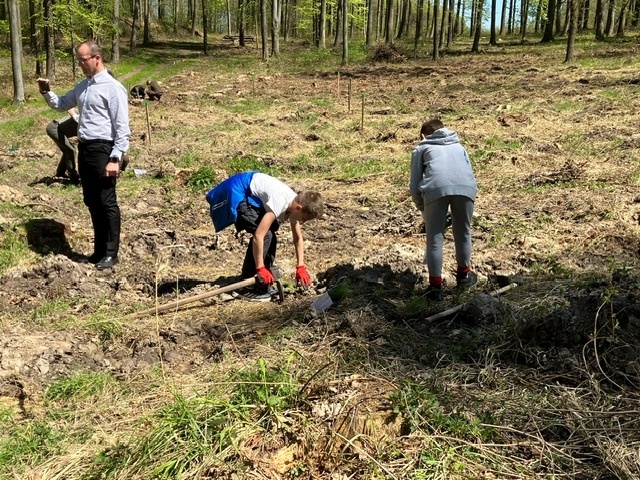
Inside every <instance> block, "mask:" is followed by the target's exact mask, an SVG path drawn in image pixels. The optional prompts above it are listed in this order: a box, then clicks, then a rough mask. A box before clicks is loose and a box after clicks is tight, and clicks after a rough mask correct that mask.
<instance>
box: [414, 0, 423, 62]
mask: <svg viewBox="0 0 640 480" xmlns="http://www.w3.org/2000/svg"><path fill="white" fill-rule="evenodd" d="M423 15H424V0H418V7H417V10H416V36H415V39H414V42H413V58H414V59H417V58H418V42H419V41H420V37H421V36H422V17H423Z"/></svg>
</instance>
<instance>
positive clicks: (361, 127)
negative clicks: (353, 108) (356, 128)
mask: <svg viewBox="0 0 640 480" xmlns="http://www.w3.org/2000/svg"><path fill="white" fill-rule="evenodd" d="M360 130H364V93H363V94H362V113H361V115H360Z"/></svg>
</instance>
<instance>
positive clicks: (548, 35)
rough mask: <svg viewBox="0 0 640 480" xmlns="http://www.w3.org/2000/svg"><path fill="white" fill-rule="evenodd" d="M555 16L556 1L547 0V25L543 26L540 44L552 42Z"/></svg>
mask: <svg viewBox="0 0 640 480" xmlns="http://www.w3.org/2000/svg"><path fill="white" fill-rule="evenodd" d="M555 16H556V0H549V4H548V8H547V23H545V25H544V34H543V35H542V39H541V40H540V42H541V43H548V42H553V40H554V36H553V34H554V31H553V29H554V27H555Z"/></svg>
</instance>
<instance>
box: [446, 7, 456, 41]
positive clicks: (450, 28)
mask: <svg viewBox="0 0 640 480" xmlns="http://www.w3.org/2000/svg"><path fill="white" fill-rule="evenodd" d="M455 7H456V3H455V0H449V19H448V20H447V25H448V26H447V48H451V46H452V45H453V23H454V18H453V12H454V9H455Z"/></svg>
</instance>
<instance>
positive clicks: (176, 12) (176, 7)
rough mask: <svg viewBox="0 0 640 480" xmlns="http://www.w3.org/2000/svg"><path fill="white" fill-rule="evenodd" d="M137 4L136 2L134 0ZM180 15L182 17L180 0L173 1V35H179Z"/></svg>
mask: <svg viewBox="0 0 640 480" xmlns="http://www.w3.org/2000/svg"><path fill="white" fill-rule="evenodd" d="M133 2H134V3H135V2H136V0H133ZM178 15H180V0H173V33H174V34H177V33H178Z"/></svg>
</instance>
